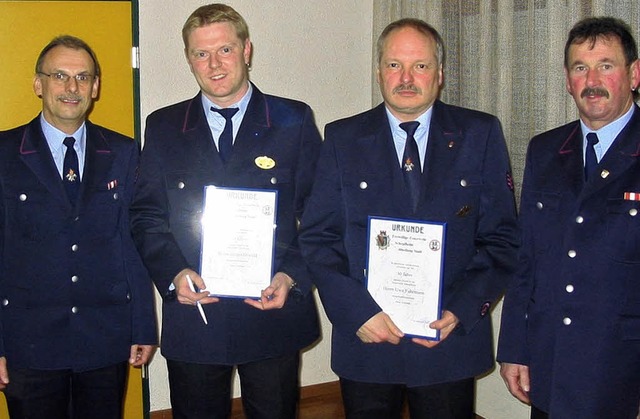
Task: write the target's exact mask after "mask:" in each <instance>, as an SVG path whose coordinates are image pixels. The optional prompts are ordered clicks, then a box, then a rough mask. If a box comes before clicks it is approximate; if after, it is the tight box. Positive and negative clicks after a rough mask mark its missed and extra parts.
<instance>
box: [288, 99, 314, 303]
mask: <svg viewBox="0 0 640 419" xmlns="http://www.w3.org/2000/svg"><path fill="white" fill-rule="evenodd" d="M299 136H300V137H299V143H298V144H299V148H298V155H297V158H296V162H297V166H296V170H295V175H294V176H295V198H294V199H295V203H294V205H295V216H296V219H297V220H298V221H299V220H300V219H301V218H302V213H303V211H304V208H305V205H306V203H307V200H308V198H309V195H310V193H311V187H312V186H313V179H314V175H315V171H316V164H317V161H318V156H319V154H320V148H321V146H322V138H321V137H320V133H319V132H318V128H317V126H316V123H315V121H314V118H313V113H312V111H311V108H309V107H308V106H305V111H304V115H303V118H302V123H301V125H300V133H299ZM280 270H281V271H283V272H285V273H286V274H287V275H289V276H290V277H291V278H293V280H294V281H296V283H297V288H298V289H299V290H300V291H301V292H302V293H303V294H305V295H306V294H308V293H309V292H311V289H312V286H313V284H312V282H311V275H310V274H309V271H308V269H307V265H306V263H305V262H304V259H303V258H302V254H301V253H300V245H299V243H298V235H296V236H295V237H294V239H293V241H292V243H290V244H289V247H288V249H287V253H286V255H285V256H284V260H283V263H282V265H281V266H280Z"/></svg>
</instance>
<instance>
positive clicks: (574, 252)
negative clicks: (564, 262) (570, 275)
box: [567, 250, 577, 258]
mask: <svg viewBox="0 0 640 419" xmlns="http://www.w3.org/2000/svg"><path fill="white" fill-rule="evenodd" d="M567 254H568V255H569V257H570V258H574V257H576V255H577V253H576V251H575V250H569V251H568V252H567Z"/></svg>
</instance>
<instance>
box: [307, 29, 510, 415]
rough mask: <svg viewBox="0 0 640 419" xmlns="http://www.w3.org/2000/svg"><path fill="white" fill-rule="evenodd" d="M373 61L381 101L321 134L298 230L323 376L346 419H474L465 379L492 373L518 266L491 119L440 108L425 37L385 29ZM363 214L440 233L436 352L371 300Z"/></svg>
mask: <svg viewBox="0 0 640 419" xmlns="http://www.w3.org/2000/svg"><path fill="white" fill-rule="evenodd" d="M377 51H378V57H377V58H378V70H377V78H378V83H379V85H380V89H381V91H382V96H383V98H384V103H382V104H380V105H379V106H377V107H375V108H374V109H371V110H369V111H366V112H364V113H361V114H359V115H355V116H352V117H350V118H346V119H343V120H340V121H336V122H333V123H331V124H329V125H327V127H326V129H325V142H324V144H323V150H322V152H321V157H320V160H319V162H318V171H317V174H316V180H315V184H314V188H313V191H312V194H311V197H310V198H309V201H308V203H307V209H306V210H305V213H304V216H303V219H302V224H301V235H300V242H301V247H302V251H303V254H304V255H305V257H306V260H307V262H308V264H309V267H310V269H311V271H312V274H313V275H314V281H315V284H316V285H317V287H318V290H319V292H320V296H321V298H322V302H323V304H324V307H325V310H326V312H327V314H328V316H329V319H330V320H331V322H332V323H333V334H332V339H333V342H332V345H333V346H332V368H333V370H334V371H335V372H336V374H338V376H339V377H340V383H341V389H342V396H343V402H344V407H345V411H346V415H347V418H363V419H364V418H366V419H372V418H374V419H375V418H380V419H389V418H400V417H401V416H400V415H401V411H402V405H403V401H404V397H405V395H406V396H407V398H408V402H409V410H410V411H411V417H412V418H427V417H434V418H440V419H447V418H460V419H462V418H465V419H468V418H473V417H474V407H473V406H474V381H475V377H476V376H477V375H479V374H482V373H483V372H485V371H487V370H489V369H490V368H491V367H492V366H493V355H492V343H491V319H490V317H491V316H490V315H489V313H490V308H491V305H492V304H493V303H494V302H495V301H496V300H497V299H498V297H499V296H500V295H501V293H502V292H503V290H504V289H505V288H506V286H507V281H508V279H509V278H510V276H511V273H512V270H513V269H514V267H515V255H516V245H517V242H518V235H517V227H516V211H515V203H514V196H513V182H512V181H511V169H510V166H509V157H508V154H507V148H506V145H505V141H504V137H503V134H502V129H501V127H500V123H499V121H498V119H497V118H495V117H494V116H491V115H488V114H485V113H481V112H477V111H473V110H469V109H463V108H459V107H455V106H450V105H447V104H445V103H443V102H441V101H439V100H438V95H439V93H440V88H441V86H442V81H443V66H444V46H443V42H442V38H441V37H440V35H439V34H438V32H437V31H436V30H435V29H434V28H433V27H432V26H430V25H428V24H427V23H425V22H423V21H421V20H418V19H402V20H399V21H396V22H393V23H391V24H389V25H388V26H387V27H386V28H385V29H384V31H383V32H382V34H381V35H380V37H379V39H378V44H377ZM416 126H417V129H416ZM409 127H412V128H411V129H409ZM405 128H407V130H408V131H405ZM411 148H413V150H409V149H411ZM405 152H407V154H406V155H405ZM410 153H413V155H412V154H410ZM405 174H408V176H407V180H408V182H407V183H405V180H404V176H405ZM413 174H416V175H417V176H416V177H415V178H412V177H410V176H411V175H413ZM409 179H412V180H409ZM411 191H415V193H412V192H411ZM369 216H377V217H391V218H400V219H407V220H417V221H430V222H438V223H446V242H445V251H444V277H443V279H442V297H441V306H442V309H443V310H442V312H441V316H440V317H439V319H437V320H434V321H433V322H428V323H427V324H425V327H430V328H431V329H436V330H439V332H440V340H439V341H434V340H427V339H423V338H417V337H413V338H412V337H410V336H407V335H405V334H404V331H402V330H400V329H399V327H398V326H397V325H396V324H395V323H394V321H393V319H392V318H391V316H389V314H388V313H386V312H385V311H383V309H382V308H381V307H380V305H379V304H378V303H377V302H376V301H375V300H374V298H373V297H372V295H371V294H370V293H369V291H368V289H367V286H366V281H367V278H366V268H367V249H368V245H369V238H368V235H367V223H368V217H369ZM415 258H416V263H419V261H418V259H419V258H420V256H415ZM423 280H424V278H422V277H420V278H418V281H423ZM436 312H437V308H436Z"/></svg>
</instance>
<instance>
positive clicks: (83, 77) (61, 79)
mask: <svg viewBox="0 0 640 419" xmlns="http://www.w3.org/2000/svg"><path fill="white" fill-rule="evenodd" d="M38 74H42V75H43V76H47V77H49V78H50V79H51V80H52V81H54V82H55V83H58V84H66V83H67V82H68V81H69V80H71V78H72V77H73V78H74V79H76V81H77V82H78V84H83V85H86V84H89V83H90V82H91V80H93V77H94V76H93V74H84V73H80V74H76V75H75V76H70V75H68V74H66V73H51V74H47V73H43V72H41V71H38Z"/></svg>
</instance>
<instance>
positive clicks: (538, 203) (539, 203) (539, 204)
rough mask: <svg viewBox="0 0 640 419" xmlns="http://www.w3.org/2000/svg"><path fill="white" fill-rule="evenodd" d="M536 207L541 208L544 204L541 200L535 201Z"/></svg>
mask: <svg viewBox="0 0 640 419" xmlns="http://www.w3.org/2000/svg"><path fill="white" fill-rule="evenodd" d="M536 208H538V209H542V208H544V204H543V203H542V202H536Z"/></svg>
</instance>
